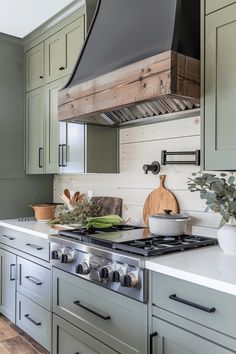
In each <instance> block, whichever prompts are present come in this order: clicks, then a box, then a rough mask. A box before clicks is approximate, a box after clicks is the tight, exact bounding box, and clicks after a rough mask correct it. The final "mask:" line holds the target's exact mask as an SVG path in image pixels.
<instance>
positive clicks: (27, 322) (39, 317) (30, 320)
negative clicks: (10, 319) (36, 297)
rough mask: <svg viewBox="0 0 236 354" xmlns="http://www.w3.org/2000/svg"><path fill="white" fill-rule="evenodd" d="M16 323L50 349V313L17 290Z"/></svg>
mask: <svg viewBox="0 0 236 354" xmlns="http://www.w3.org/2000/svg"><path fill="white" fill-rule="evenodd" d="M16 325H17V326H18V327H20V328H21V329H23V331H25V332H26V333H28V334H29V335H30V336H31V337H32V338H34V339H35V340H36V341H37V342H38V343H40V344H41V345H42V346H43V347H45V348H47V349H48V350H50V349H51V313H50V312H48V311H46V310H45V309H44V308H42V307H41V306H39V305H37V304H36V303H34V302H33V301H31V300H29V299H28V298H27V297H25V296H24V295H21V294H20V293H18V292H17V313H16Z"/></svg>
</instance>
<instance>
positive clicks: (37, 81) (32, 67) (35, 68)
mask: <svg viewBox="0 0 236 354" xmlns="http://www.w3.org/2000/svg"><path fill="white" fill-rule="evenodd" d="M25 70H26V83H25V85H26V91H31V90H34V89H36V88H38V87H40V86H42V85H43V84H44V43H39V44H38V45H37V46H36V47H34V48H32V49H30V50H29V51H28V52H27V53H26V55H25Z"/></svg>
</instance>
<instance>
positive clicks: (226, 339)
mask: <svg viewBox="0 0 236 354" xmlns="http://www.w3.org/2000/svg"><path fill="white" fill-rule="evenodd" d="M150 280H151V281H150V307H151V311H150V313H151V317H150V328H151V329H150V350H149V352H150V354H230V353H236V332H235V328H236V297H235V296H233V295H229V294H225V293H223V292H220V291H216V290H214V289H210V288H207V287H204V286H200V285H198V284H194V283H191V282H187V281H184V280H182V279H177V278H175V277H171V276H167V275H164V274H159V273H156V272H152V273H151V274H150Z"/></svg>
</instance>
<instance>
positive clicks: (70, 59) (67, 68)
mask: <svg viewBox="0 0 236 354" xmlns="http://www.w3.org/2000/svg"><path fill="white" fill-rule="evenodd" d="M84 26H85V21H84V15H83V16H81V17H80V18H78V19H77V20H76V21H74V22H72V23H71V24H69V25H68V26H66V27H65V28H64V29H63V30H62V34H63V46H64V48H63V51H64V52H65V63H64V69H63V70H62V71H61V72H62V75H68V74H71V72H72V70H73V68H74V66H75V64H76V61H77V59H78V57H79V53H80V50H81V48H82V46H83V43H84V38H85V30H84Z"/></svg>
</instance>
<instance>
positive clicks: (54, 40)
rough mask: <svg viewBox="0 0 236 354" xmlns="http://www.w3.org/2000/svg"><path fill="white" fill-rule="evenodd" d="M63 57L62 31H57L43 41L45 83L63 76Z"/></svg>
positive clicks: (64, 59)
mask: <svg viewBox="0 0 236 354" xmlns="http://www.w3.org/2000/svg"><path fill="white" fill-rule="evenodd" d="M65 57H66V56H65V49H64V36H63V33H62V31H59V32H57V33H55V34H54V35H53V36H51V37H49V38H48V39H47V40H46V41H45V76H46V82H47V83H48V82H51V81H54V80H57V79H60V78H61V77H62V76H63V74H62V71H63V70H65V69H64V68H65V61H66V58H65Z"/></svg>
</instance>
